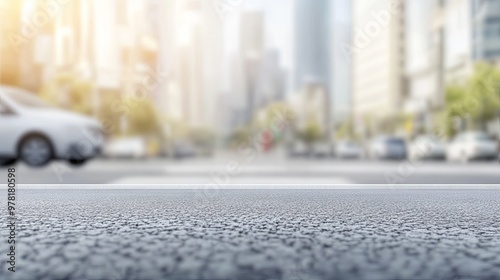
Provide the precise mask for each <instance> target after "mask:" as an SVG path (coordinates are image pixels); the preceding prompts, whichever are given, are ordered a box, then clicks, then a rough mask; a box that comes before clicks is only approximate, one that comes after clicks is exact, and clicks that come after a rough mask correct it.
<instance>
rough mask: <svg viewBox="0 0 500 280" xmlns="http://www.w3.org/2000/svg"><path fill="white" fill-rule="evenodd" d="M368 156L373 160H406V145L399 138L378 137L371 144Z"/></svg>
mask: <svg viewBox="0 0 500 280" xmlns="http://www.w3.org/2000/svg"><path fill="white" fill-rule="evenodd" d="M368 154H369V155H370V158H371V159H379V160H380V159H387V160H401V159H406V156H407V151H406V143H405V140H404V139H403V138H399V137H390V136H387V137H386V136H383V137H378V138H376V139H375V140H373V141H372V142H371V143H370V146H369V151H368Z"/></svg>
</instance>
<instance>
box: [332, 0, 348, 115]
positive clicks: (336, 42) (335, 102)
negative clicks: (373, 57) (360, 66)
mask: <svg viewBox="0 0 500 280" xmlns="http://www.w3.org/2000/svg"><path fill="white" fill-rule="evenodd" d="M332 5H333V11H332V13H333V32H332V33H333V34H332V41H333V49H332V56H333V57H332V94H331V96H332V106H333V115H332V117H333V119H334V121H335V123H337V124H340V123H342V122H344V121H346V120H347V119H349V118H350V117H351V115H352V56H351V55H348V54H347V53H345V52H344V47H345V46H347V45H348V44H351V42H352V2H351V0H336V1H333V4H332Z"/></svg>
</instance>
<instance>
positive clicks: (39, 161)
mask: <svg viewBox="0 0 500 280" xmlns="http://www.w3.org/2000/svg"><path fill="white" fill-rule="evenodd" d="M52 152H53V151H52V145H51V144H50V142H49V140H48V139H47V138H45V137H43V136H40V135H32V136H29V137H27V138H25V139H24V140H23V141H22V142H21V145H20V146H19V158H20V159H21V160H22V161H24V162H25V163H26V164H27V165H29V166H32V167H42V166H44V165H46V164H47V163H49V162H50V160H51V159H52V155H53V153H52Z"/></svg>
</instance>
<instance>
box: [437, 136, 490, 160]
mask: <svg viewBox="0 0 500 280" xmlns="http://www.w3.org/2000/svg"><path fill="white" fill-rule="evenodd" d="M447 157H448V160H450V161H461V162H468V161H471V160H479V159H485V160H494V159H497V158H498V145H497V143H496V142H495V141H494V140H493V139H492V138H491V137H490V136H488V134H486V133H483V132H466V133H462V134H459V135H458V136H457V137H456V138H455V139H454V140H453V141H452V142H451V143H450V145H449V146H448V150H447Z"/></svg>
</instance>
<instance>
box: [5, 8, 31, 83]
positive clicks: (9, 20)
mask: <svg viewBox="0 0 500 280" xmlns="http://www.w3.org/2000/svg"><path fill="white" fill-rule="evenodd" d="M23 4H24V1H22V0H19V1H18V0H2V1H0V83H1V84H6V85H14V86H16V85H19V82H20V66H19V64H20V61H21V60H20V59H21V53H20V52H19V47H20V44H22V43H25V42H26V41H28V39H25V37H24V36H23V34H22V33H21V20H20V18H21V13H22V7H23Z"/></svg>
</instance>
